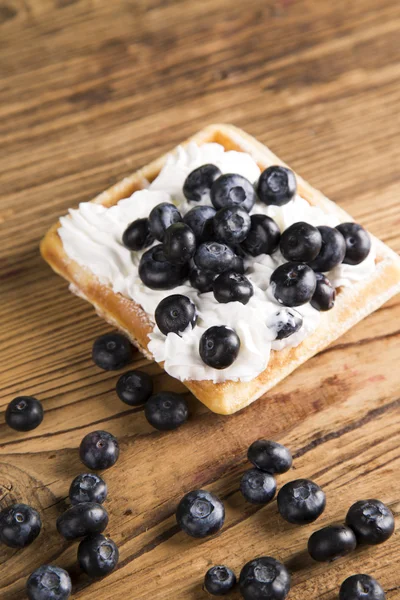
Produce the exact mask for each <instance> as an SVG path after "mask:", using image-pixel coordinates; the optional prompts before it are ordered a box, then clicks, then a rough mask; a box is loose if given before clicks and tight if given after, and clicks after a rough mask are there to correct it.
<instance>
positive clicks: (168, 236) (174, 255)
mask: <svg viewBox="0 0 400 600" xmlns="http://www.w3.org/2000/svg"><path fill="white" fill-rule="evenodd" d="M163 249H164V254H165V256H166V257H167V260H169V261H170V262H172V263H174V264H179V265H183V264H184V263H187V262H188V261H189V260H190V259H191V258H192V256H193V255H194V253H195V252H196V237H195V235H194V233H193V231H192V230H191V229H190V227H189V226H188V225H186V224H185V223H174V225H171V226H170V227H168V229H167V230H166V232H165V234H164V241H163Z"/></svg>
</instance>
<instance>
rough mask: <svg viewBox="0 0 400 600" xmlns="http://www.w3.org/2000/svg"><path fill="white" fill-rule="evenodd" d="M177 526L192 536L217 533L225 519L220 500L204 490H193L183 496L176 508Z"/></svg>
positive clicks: (198, 536)
mask: <svg viewBox="0 0 400 600" xmlns="http://www.w3.org/2000/svg"><path fill="white" fill-rule="evenodd" d="M176 520H177V523H178V525H179V527H180V528H181V529H182V530H183V531H184V532H185V533H187V534H188V535H190V536H192V537H194V538H203V537H206V536H207V535H212V534H213V533H217V531H219V530H220V529H221V527H222V525H223V524H224V521H225V508H224V505H223V503H222V502H221V500H220V499H219V498H218V497H217V496H215V495H214V494H212V493H211V492H207V491H206V490H194V491H192V492H189V493H188V494H186V495H185V496H183V498H182V500H181V501H180V502H179V504H178V508H177V510H176Z"/></svg>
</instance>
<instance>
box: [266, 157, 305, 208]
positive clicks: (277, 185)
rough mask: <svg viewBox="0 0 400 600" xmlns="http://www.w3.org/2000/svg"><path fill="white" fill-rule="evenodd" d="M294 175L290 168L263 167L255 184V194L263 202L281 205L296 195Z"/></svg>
mask: <svg viewBox="0 0 400 600" xmlns="http://www.w3.org/2000/svg"><path fill="white" fill-rule="evenodd" d="M296 190H297V183H296V176H295V174H294V173H293V171H291V170H290V169H287V168H286V167H281V166H273V167H268V169H265V171H263V172H262V173H261V175H260V179H259V180H258V184H257V194H258V197H259V198H260V200H261V202H264V204H276V205H277V206H283V205H284V204H287V203H288V202H290V200H292V199H293V198H294V196H295V195H296Z"/></svg>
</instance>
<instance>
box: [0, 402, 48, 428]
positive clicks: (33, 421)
mask: <svg viewBox="0 0 400 600" xmlns="http://www.w3.org/2000/svg"><path fill="white" fill-rule="evenodd" d="M42 421H43V406H42V403H41V402H39V400H37V399H36V398H33V397H32V396H18V397H17V398H14V400H11V402H10V404H9V405H8V406H7V409H6V423H7V425H8V426H9V427H11V428H12V429H15V430H16V431H32V429H36V427H38V426H39V425H40V423H41V422H42Z"/></svg>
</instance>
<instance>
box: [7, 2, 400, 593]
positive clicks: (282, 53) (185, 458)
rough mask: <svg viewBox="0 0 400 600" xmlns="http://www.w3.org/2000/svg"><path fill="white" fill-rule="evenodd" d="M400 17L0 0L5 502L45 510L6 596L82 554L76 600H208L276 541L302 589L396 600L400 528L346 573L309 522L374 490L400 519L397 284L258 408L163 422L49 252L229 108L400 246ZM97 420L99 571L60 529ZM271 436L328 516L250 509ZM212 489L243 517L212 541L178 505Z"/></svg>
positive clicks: (284, 8)
mask: <svg viewBox="0 0 400 600" xmlns="http://www.w3.org/2000/svg"><path fill="white" fill-rule="evenodd" d="M399 28H400V4H399V2H398V0H358V1H357V2H348V0H336V2H328V1H327V0H320V1H318V2H317V1H315V0H297V1H296V0H285V1H284V0H281V1H273V0H247V1H246V2H242V1H241V0H240V1H239V0H201V1H200V2H196V1H193V0H170V1H169V2H168V1H167V0H165V1H162V0H137V1H136V2H135V1H134V0H131V1H129V0H119V1H117V0H114V1H113V2H109V1H105V0H2V1H1V2H0V69H1V71H0V73H1V84H0V152H1V156H2V162H1V175H0V178H1V179H0V193H1V205H0V223H1V225H0V227H1V243H0V253H1V262H0V275H1V279H0V281H1V283H0V285H1V296H0V297H1V302H0V344H1V346H0V347H1V375H0V378H1V417H0V421H1V424H0V453H1V458H0V505H1V507H5V506H7V505H9V504H11V503H12V502H16V501H22V502H27V503H30V504H32V505H34V506H36V507H38V508H39V509H40V511H41V514H42V516H43V523H44V527H43V531H42V534H41V536H40V538H39V539H38V540H37V541H36V542H35V543H34V544H33V545H32V546H31V547H30V548H28V549H26V550H25V551H15V550H11V549H9V548H6V547H2V548H1V549H0V564H1V566H0V597H1V599H2V600H17V599H20V598H23V597H24V593H23V588H24V585H25V581H26V578H27V576H28V575H29V573H30V572H31V571H33V570H34V569H35V568H37V567H38V566H39V565H41V564H43V563H55V564H57V565H60V566H63V567H66V568H68V570H69V571H70V573H71V575H72V579H73V585H74V593H73V596H72V597H73V598H74V600H75V599H76V600H78V599H79V600H89V599H90V598H96V600H106V599H109V598H113V600H120V599H123V600H137V599H151V600H156V599H160V600H161V599H165V598H167V599H171V600H172V599H189V600H193V599H199V600H201V599H202V598H205V597H206V596H205V593H204V592H203V591H202V589H201V586H202V579H203V576H204V573H205V572H206V570H207V569H208V568H209V567H210V566H211V565H213V564H218V563H226V564H228V565H230V566H231V567H232V568H234V569H235V570H236V572H237V573H239V571H240V569H241V566H242V565H243V564H244V563H245V562H246V561H247V560H249V559H251V558H253V557H255V556H259V555H265V554H267V555H272V556H274V557H276V558H278V559H281V560H283V561H285V563H286V564H287V565H288V567H289V568H290V570H291V572H292V574H293V588H292V591H291V595H290V598H291V599H292V600H317V599H318V600H333V599H335V598H337V593H338V589H339V586H340V584H341V582H342V581H343V579H345V578H346V577H347V576H349V575H350V574H353V573H356V572H366V573H369V574H371V575H373V576H375V577H377V578H378V579H379V580H380V581H381V582H382V584H383V585H384V587H385V589H386V590H387V598H388V599H389V600H394V599H396V598H397V599H398V598H400V574H399V568H398V563H399V561H400V546H399V534H398V533H396V535H394V536H393V537H392V538H391V540H390V541H389V542H388V543H386V544H384V545H383V546H380V547H376V548H363V549H360V550H357V551H356V552H355V553H354V554H353V555H352V556H350V557H349V558H347V559H345V560H340V561H338V562H336V563H334V564H332V565H322V564H314V563H312V561H311V559H310V558H309V557H308V556H307V554H306V552H305V548H306V542H307V538H308V536H309V535H310V534H311V532H312V531H313V530H315V529H316V528H319V527H321V526H324V525H327V524H329V523H332V522H337V521H339V522H340V521H343V518H344V515H345V513H346V511H347V509H348V507H349V506H350V504H351V503H352V502H353V501H356V500H358V499H361V498H366V497H371V496H372V497H375V496H378V497H379V498H380V499H382V500H383V501H385V502H386V503H388V504H389V506H390V507H391V508H392V510H393V511H394V513H395V514H396V515H397V517H399V515H400V483H399V468H400V451H399V447H400V400H399V379H400V378H399V364H400V344H399V328H398V325H399V318H400V303H399V299H398V298H397V299H394V300H392V301H391V302H390V303H388V304H387V305H386V306H384V307H383V308H381V309H380V310H379V311H377V312H376V313H375V314H374V315H372V316H370V317H369V318H368V319H366V320H365V321H364V322H363V323H361V324H360V325H358V326H357V327H355V328H354V329H353V330H352V331H350V333H348V334H347V335H346V336H344V337H343V338H341V339H340V340H339V341H338V342H337V343H336V344H334V345H333V346H331V347H330V348H328V349H327V350H325V351H324V352H322V353H321V354H319V355H318V356H316V357H315V358H314V359H313V360H310V361H309V362H308V363H307V364H306V365H305V366H303V367H302V368H301V369H299V370H298V371H297V372H296V373H295V374H293V375H292V376H290V377H289V378H288V379H287V380H286V381H285V382H284V383H283V384H281V385H279V386H278V387H277V388H276V389H275V390H273V391H272V392H271V393H269V394H268V395H267V396H266V397H265V398H263V399H261V400H259V401H258V402H256V403H255V404H253V405H252V406H251V407H249V408H248V409H247V410H244V411H242V412H241V413H239V414H236V415H235V416H233V417H221V416H216V415H214V414H212V413H210V412H209V411H208V410H206V409H205V408H204V407H202V406H201V405H200V404H199V403H198V402H196V401H195V400H194V399H191V400H190V404H191V411H192V417H191V420H190V422H189V423H188V424H187V425H186V426H185V427H182V428H181V429H180V430H179V431H176V432H173V433H170V434H160V433H158V432H156V431H154V430H152V429H151V427H150V426H149V425H148V424H147V423H146V421H145V418H144V415H143V411H142V409H129V407H127V406H126V405H124V404H122V403H121V402H120V401H119V400H118V399H117V397H116V394H115V383H116V378H117V376H116V375H115V374H113V373H104V372H100V371H99V369H97V368H96V367H95V366H94V365H93V363H92V361H91V358H90V354H91V345H92V342H93V340H94V338H95V337H96V336H98V335H99V334H101V333H104V332H106V331H109V327H108V326H107V325H106V324H105V323H104V322H102V321H101V320H100V319H98V318H97V317H96V316H95V314H94V312H93V310H92V309H91V307H90V306H89V305H86V304H85V303H84V302H82V301H81V300H79V299H78V298H75V297H73V296H71V295H69V294H68V292H67V287H66V284H65V282H63V281H62V280H61V279H59V278H58V277H56V276H55V275H54V274H53V273H52V272H51V271H50V269H49V268H48V266H47V265H46V264H44V262H43V261H42V260H41V258H40V256H39V251H38V244H39V240H40V238H41V236H42V235H43V233H44V232H45V231H46V229H47V228H48V226H49V225H50V224H51V223H53V222H54V220H55V219H56V217H57V216H58V215H60V214H63V213H65V212H66V210H67V208H68V207H71V206H76V205H77V204H78V202H80V201H85V200H89V199H90V198H91V197H93V196H94V195H95V194H96V193H98V192H100V191H101V190H103V189H104V188H105V187H107V186H108V185H110V184H111V183H113V182H115V181H117V180H118V179H120V178H121V177H122V176H124V175H126V174H128V173H130V172H131V171H133V170H134V169H136V168H137V167H139V166H141V165H143V164H145V163H146V162H148V161H149V160H150V159H152V158H155V157H156V156H158V155H159V154H160V153H161V152H164V151H166V150H167V149H169V148H170V147H172V146H174V145H175V144H177V143H178V142H179V141H180V140H182V139H184V138H185V137H186V136H188V135H190V134H191V133H193V132H195V131H196V130H198V129H200V128H201V127H202V126H204V125H205V124H207V123H210V122H217V121H222V122H232V123H235V124H236V125H239V126H241V127H243V128H244V129H246V130H247V131H249V132H250V133H252V134H253V135H255V136H257V137H259V139H260V140H261V141H263V142H266V143H267V144H268V145H270V146H271V147H272V149H273V150H275V151H276V152H277V153H278V154H279V155H280V156H282V158H284V159H285V160H286V161H287V162H288V163H289V164H292V165H293V167H294V168H295V169H296V170H298V171H299V172H300V173H301V174H302V175H304V177H305V178H307V179H310V181H311V182H312V183H313V184H314V185H315V186H316V187H320V188H322V189H323V190H324V191H325V192H326V194H327V195H328V196H330V197H331V198H333V199H334V200H335V201H337V202H338V203H339V204H340V205H342V206H343V207H344V208H346V209H347V210H348V211H349V212H350V213H352V214H353V215H354V216H355V218H356V219H358V220H359V221H360V222H361V223H363V224H364V225H365V226H367V227H368V228H369V229H370V230H371V231H372V232H373V233H374V234H376V235H377V236H379V237H381V238H382V239H383V240H384V241H385V242H387V243H389V244H390V245H391V246H392V247H393V248H394V249H396V250H397V251H399V250H400V234H399V229H400V215H399V184H400V182H399V179H400V171H399V165H400V162H399V161H400V110H399V107H400V86H399V77H400V44H399ZM134 366H135V367H141V368H144V369H145V370H146V371H147V372H149V373H151V374H152V375H154V380H155V385H156V388H157V389H165V388H168V389H172V390H176V391H179V392H182V393H185V390H184V388H183V386H182V385H181V384H179V383H177V382H176V381H173V380H172V379H171V378H169V377H167V376H166V375H165V374H164V373H161V371H160V369H159V368H158V367H157V366H155V365H154V364H149V363H148V362H147V361H146V360H144V359H143V358H142V357H141V355H140V354H139V353H136V354H135V359H134ZM18 394H32V395H35V396H37V397H38V398H39V399H40V400H42V402H43V404H44V409H45V419H44V422H43V424H42V425H41V426H40V427H39V428H38V429H36V430H35V431H33V432H31V433H28V434H18V433H16V432H14V431H13V430H11V429H9V428H7V427H6V425H5V424H4V410H5V408H6V405H7V403H8V402H9V401H10V400H11V399H12V398H13V397H15V396H16V395H18ZM99 428H101V429H105V430H108V431H110V432H112V433H113V434H115V435H116V436H117V437H118V439H119V441H120V444H121V450H122V451H121V457H120V460H119V462H118V464H117V465H116V466H115V467H114V468H112V469H110V470H109V471H108V472H106V474H105V478H106V480H107V482H108V485H109V499H108V500H107V504H106V506H107V509H108V511H109V513H110V523H109V526H108V528H107V533H108V534H109V535H110V536H112V538H114V540H115V541H116V542H117V543H118V545H119V547H120V550H121V558H120V563H119V566H118V569H117V570H116V571H115V572H114V573H113V574H112V575H110V576H109V577H108V578H106V579H105V580H103V581H100V582H97V583H93V584H91V583H90V581H89V579H88V578H87V577H86V576H84V575H83V574H81V573H80V572H79V569H78V567H77V566H76V549H77V546H76V544H69V543H66V542H64V541H63V540H62V539H61V537H60V536H59V535H58V534H57V532H56V529H55V521H56V518H57V516H58V515H59V514H61V513H62V511H63V510H64V509H65V507H66V501H65V500H66V496H67V493H68V487H69V483H70V481H71V479H72V478H73V477H74V476H75V475H77V474H78V473H79V472H82V470H83V468H82V465H81V464H80V462H79V458H78V451H77V447H78V445H79V443H80V440H81V439H82V437H83V436H84V435H85V434H86V433H88V432H89V431H92V430H94V429H99ZM261 436H263V437H267V438H274V439H277V440H279V441H282V442H284V443H285V444H288V445H289V447H290V448H291V449H292V450H293V453H294V455H295V463H294V464H295V470H294V471H292V472H290V473H288V474H286V475H284V476H282V477H280V478H279V485H281V484H283V483H284V482H286V481H289V480H290V479H293V478H298V477H310V478H312V479H314V480H316V481H317V482H318V483H319V484H321V485H322V486H323V488H324V489H325V491H326V492H327V497H328V503H327V509H326V512H325V513H324V515H323V516H322V517H321V518H320V519H319V521H318V522H317V523H316V524H314V525H310V526H307V527H303V528H299V527H294V526H290V525H288V524H287V523H285V522H284V521H282V520H281V519H280V518H279V517H278V515H277V509H276V503H275V502H273V503H272V504H270V505H269V506H266V507H264V508H257V507H254V506H251V505H249V504H246V503H245V502H244V501H243V499H242V497H241V495H240V493H239V492H238V482H239V479H240V476H241V473H242V472H243V471H244V469H246V468H247V467H248V463H247V462H246V458H245V457H246V450H247V447H248V445H249V444H250V443H251V442H252V441H253V440H255V439H256V438H258V437H261ZM199 487H206V488H207V489H210V490H212V491H214V492H217V493H218V494H219V495H220V496H221V497H222V498H223V499H224V501H225V504H226V510H227V519H226V524H225V526H224V528H223V530H222V532H221V534H220V535H218V536H217V537H214V538H212V539H208V540H205V541H195V540H192V539H189V538H188V537H186V536H185V535H184V534H183V533H181V532H180V531H179V530H178V528H177V526H176V524H175V518H174V511H175V507H176V505H177V502H178V500H179V499H180V498H181V496H182V495H183V494H184V492H186V491H188V490H190V489H194V488H199ZM231 597H232V598H235V599H237V598H238V597H239V594H238V592H235V593H233V594H232V595H231Z"/></svg>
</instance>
